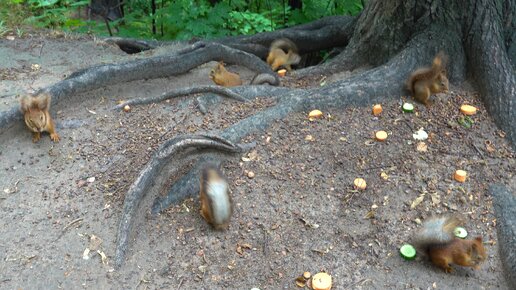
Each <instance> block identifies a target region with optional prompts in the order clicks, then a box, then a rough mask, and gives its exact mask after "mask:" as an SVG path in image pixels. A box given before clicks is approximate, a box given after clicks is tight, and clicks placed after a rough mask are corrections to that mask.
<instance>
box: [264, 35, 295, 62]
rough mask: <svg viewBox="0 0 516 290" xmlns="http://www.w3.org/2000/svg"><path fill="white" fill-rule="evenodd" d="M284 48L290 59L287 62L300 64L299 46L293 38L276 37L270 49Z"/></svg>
mask: <svg viewBox="0 0 516 290" xmlns="http://www.w3.org/2000/svg"><path fill="white" fill-rule="evenodd" d="M277 48H279V49H282V50H284V51H286V52H287V56H288V60H287V63H286V64H289V65H290V64H298V63H299V61H301V56H299V53H298V49H297V46H296V44H295V43H294V42H292V40H290V39H288V38H280V39H276V40H274V41H273V42H272V44H271V48H270V50H273V49H277Z"/></svg>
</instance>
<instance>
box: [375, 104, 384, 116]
mask: <svg viewBox="0 0 516 290" xmlns="http://www.w3.org/2000/svg"><path fill="white" fill-rule="evenodd" d="M382 111H383V109H382V105H380V104H378V105H374V106H373V115H375V116H378V115H380V113H382Z"/></svg>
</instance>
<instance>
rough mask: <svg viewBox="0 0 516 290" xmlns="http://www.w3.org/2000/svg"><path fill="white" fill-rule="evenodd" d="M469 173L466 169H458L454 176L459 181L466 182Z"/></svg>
mask: <svg viewBox="0 0 516 290" xmlns="http://www.w3.org/2000/svg"><path fill="white" fill-rule="evenodd" d="M466 176H467V173H466V171H464V170H457V171H455V174H453V178H454V179H455V180H457V181H458V182H465V181H466Z"/></svg>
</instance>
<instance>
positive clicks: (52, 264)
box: [0, 34, 516, 289]
mask: <svg viewBox="0 0 516 290" xmlns="http://www.w3.org/2000/svg"><path fill="white" fill-rule="evenodd" d="M0 44H1V45H0V58H1V59H9V61H8V62H5V63H0V72H1V73H0V79H1V85H0V95H1V96H2V98H1V99H0V101H1V102H2V107H0V109H1V110H5V109H7V108H10V107H12V106H16V105H17V100H18V99H17V97H12V96H10V95H12V94H16V93H23V92H27V91H34V90H36V89H38V88H40V87H44V86H48V85H51V84H52V83H54V82H57V81H59V80H61V79H62V78H63V76H64V75H67V74H70V73H72V72H74V71H76V70H78V69H81V68H85V67H88V66H91V65H94V64H100V63H105V62H113V61H121V60H128V59H133V58H135V57H145V56H148V55H154V54H158V53H166V50H157V51H153V52H147V53H144V54H140V55H137V56H127V55H125V54H123V53H122V52H120V51H118V50H117V49H116V48H114V47H110V46H105V45H102V44H100V43H98V42H95V41H93V40H91V39H87V38H76V37H75V38H74V37H68V36H67V37H64V38H55V37H50V36H48V35H40V34H35V35H29V36H26V37H25V38H22V39H16V40H14V41H8V40H5V39H4V40H0ZM168 49H169V50H170V49H172V48H168ZM33 64H38V65H39V66H40V67H39V68H37V67H34V66H33ZM212 65H213V64H211V63H209V64H207V65H204V66H201V67H199V68H197V69H194V70H192V71H191V72H189V73H188V74H186V75H184V76H179V77H170V78H167V79H159V80H143V81H138V82H132V83H124V84H117V85H113V86H111V87H108V88H99V89H97V90H95V91H91V92H88V93H87V94H81V95H77V96H74V97H73V98H71V99H69V100H65V101H62V102H60V103H58V104H55V105H53V107H52V110H51V113H52V115H53V116H54V118H55V120H56V123H57V124H58V133H59V134H60V135H61V139H62V140H61V142H60V143H58V144H54V143H52V142H51V140H50V138H49V137H48V135H44V136H43V138H42V140H41V141H40V142H39V143H36V144H34V143H32V141H31V134H30V132H29V131H28V130H27V129H26V128H25V125H24V124H23V122H19V123H18V124H15V125H14V126H12V127H11V128H8V129H5V130H3V132H2V133H1V134H0V165H1V166H0V189H1V191H0V209H1V218H0V260H1V262H0V288H1V289H57V288H64V289H78V288H85V289H176V288H177V289H251V288H253V287H258V288H260V289H296V286H295V282H294V280H295V279H296V278H297V277H298V276H299V275H301V274H302V273H303V272H304V271H309V272H312V273H316V272H319V271H326V272H328V273H330V274H331V275H332V277H333V282H334V283H333V285H334V288H333V289H434V288H435V289H508V286H507V284H506V283H505V281H504V278H503V273H502V270H501V264H500V259H499V255H498V249H497V237H496V231H495V228H494V225H495V218H494V216H493V208H492V201H491V198H490V197H489V196H488V194H487V187H488V186H489V184H491V183H494V182H501V183H504V184H509V185H510V186H514V184H515V181H516V177H515V174H514V173H515V172H516V159H515V154H514V152H513V151H511V149H510V146H509V145H508V144H507V142H506V140H505V138H504V132H502V131H500V130H499V129H498V128H497V127H496V126H495V125H494V123H493V121H492V119H491V117H490V116H488V114H487V112H486V110H485V108H484V107H483V105H482V104H481V102H480V100H479V99H478V97H477V96H476V95H475V93H474V92H472V91H471V90H463V88H465V87H467V86H465V84H452V85H455V86H452V89H451V92H450V93H449V94H446V95H439V96H438V97H436V98H435V104H434V105H433V106H432V107H430V108H425V107H424V106H422V105H416V110H415V111H416V112H415V113H414V114H407V113H402V112H401V108H400V107H401V104H402V102H403V98H400V99H399V100H392V101H389V102H386V103H384V104H382V105H383V110H384V111H383V113H382V114H381V115H380V116H379V117H375V116H373V115H372V114H371V107H369V106H368V107H350V108H347V109H345V110H330V111H327V112H324V113H325V117H324V118H322V119H318V120H315V121H309V120H308V118H307V113H308V112H300V113H296V114H292V115H290V116H289V117H288V118H286V119H284V120H280V121H277V122H275V123H274V124H272V125H271V126H270V127H269V129H268V130H267V131H266V132H262V133H260V134H252V135H250V136H248V137H246V138H245V140H243V142H252V141H255V142H257V146H256V147H255V148H254V149H253V150H252V151H251V152H246V153H245V154H243V155H241V156H234V157H232V158H229V159H228V160H227V161H226V162H225V163H224V166H223V170H224V172H225V174H226V176H227V178H228V180H229V181H230V183H231V187H232V197H233V201H234V202H235V211H234V216H233V219H232V221H231V224H230V227H229V230H227V231H214V230H212V229H211V228H210V227H209V226H208V225H207V224H206V223H205V222H204V220H203V219H202V218H201V216H200V215H199V210H198V209H199V201H198V199H197V197H193V198H190V199H187V200H184V201H183V202H182V203H181V204H177V205H174V206H172V207H171V208H170V209H168V210H166V211H165V212H163V213H161V214H159V215H157V216H152V215H151V214H150V208H145V209H142V210H145V213H146V214H145V222H144V223H143V225H140V226H139V227H138V229H137V235H136V236H135V240H134V241H133V242H132V245H131V247H130V251H129V254H128V256H127V261H126V263H125V265H124V266H123V268H121V269H119V270H115V269H114V268H113V265H112V264H113V262H112V257H113V255H114V249H115V241H116V236H115V235H116V230H117V227H118V222H119V216H120V213H121V209H122V203H123V198H124V194H125V193H126V192H127V190H128V188H129V186H130V185H131V183H132V182H133V180H134V179H135V177H136V176H137V175H138V173H139V170H140V169H141V168H142V167H143V166H144V164H145V163H146V162H147V161H148V160H149V158H150V156H151V155H152V153H153V150H155V149H156V148H157V146H159V145H160V144H161V143H162V142H163V141H164V140H166V139H168V138H171V137H173V136H176V135H177V134H188V133H206V132H213V131H216V130H221V129H224V128H226V127H228V126H230V125H231V124H234V123H235V122H237V121H238V120H241V119H243V118H245V117H246V116H249V115H251V114H253V113H255V112H257V111H259V110H263V109H264V108H267V107H269V106H272V105H274V102H273V101H272V100H271V99H269V98H267V97H264V98H261V99H257V100H255V101H253V102H250V103H245V104H244V103H239V102H236V101H232V100H223V101H222V102H221V103H220V104H217V105H214V106H212V107H211V108H210V112H209V113H207V114H205V115H203V114H201V113H200V112H199V110H198V108H197V107H196V103H195V102H194V99H195V98H194V97H184V98H180V99H176V100H171V101H166V102H162V103H159V104H154V105H148V106H147V105H146V106H137V107H133V108H132V110H131V112H129V113H125V112H121V111H113V110H112V107H113V106H115V105H116V104H117V101H119V100H126V99H130V98H133V97H143V96H150V95H156V94H160V93H162V92H164V91H167V90H171V89H174V88H178V87H184V86H192V85H196V84H210V83H211V81H210V80H209V78H208V73H209V70H210V68H211V66H212ZM229 69H230V70H231V71H234V72H239V73H240V74H241V75H242V77H243V79H246V80H250V79H251V77H252V72H250V71H248V70H247V69H245V68H241V67H236V66H233V67H229ZM320 81H321V80H320V79H318V78H312V79H307V80H301V81H296V82H294V81H292V80H291V79H289V78H286V79H284V84H283V85H286V86H296V87H300V86H301V87H309V86H318V85H320ZM408 101H410V100H408ZM463 103H469V104H473V105H474V106H476V107H477V108H479V112H478V113H477V114H476V115H475V116H472V117H471V119H472V120H473V121H474V123H473V124H472V126H471V128H465V127H464V126H462V125H460V124H459V123H458V121H457V120H458V119H459V118H460V117H461V114H460V113H459V107H460V105H461V104H463ZM314 109H315V108H314ZM419 128H424V130H425V131H426V132H428V133H429V138H428V139H427V140H425V141H424V142H425V143H426V151H424V150H423V151H422V149H424V148H423V147H424V146H422V145H419V144H418V143H419V141H416V140H414V139H413V136H412V135H413V133H415V132H416V131H417V130H418V129H419ZM377 130H384V131H386V132H388V134H389V135H388V138H387V140H386V141H385V142H377V141H375V140H374V132H375V131H377ZM307 136H311V138H310V137H307ZM418 145H419V146H418ZM418 148H419V149H418ZM243 157H244V158H243ZM456 169H463V170H466V171H467V172H468V179H467V181H466V182H465V183H458V182H456V181H454V180H452V174H453V172H454V171H455V170H456ZM185 170H186V169H185V168H176V170H175V171H172V174H171V176H170V182H167V185H170V184H171V183H172V182H173V181H174V180H176V179H177V178H179V177H180V176H179V175H180V173H184V172H185ZM249 171H252V172H254V173H255V177H254V178H252V179H251V178H249V177H247V173H248V172H249ZM382 173H383V174H382ZM357 177H361V178H364V179H365V180H366V181H367V189H366V190H365V191H357V190H355V189H354V188H353V180H354V179H355V178H357ZM161 192H162V193H165V192H167V188H166V186H165V187H164V188H163V189H162V190H161ZM422 194H424V198H423V200H422V201H421V202H420V203H419V204H418V205H417V206H414V207H411V205H413V203H414V201H415V200H416V198H418V197H420V196H421V195H422ZM450 212H451V213H461V214H463V215H464V216H465V217H466V219H467V220H468V223H467V224H466V225H465V227H466V228H467V230H468V231H469V235H470V237H472V236H476V235H482V236H483V239H484V241H485V245H486V247H487V250H488V254H489V256H488V259H487V261H486V263H485V264H483V265H482V268H481V269H480V270H478V271H475V270H473V269H470V268H461V267H458V266H457V267H455V269H456V271H455V272H454V273H452V274H445V273H444V272H443V271H442V270H440V269H438V268H436V267H434V266H433V265H432V264H430V263H429V262H428V261H427V259H426V258H425V257H424V255H418V258H417V259H416V260H415V261H405V260H403V259H402V258H401V257H400V255H399V253H398V249H399V247H400V246H401V245H402V244H403V243H405V242H407V241H409V240H410V237H411V234H412V233H414V231H415V229H416V227H417V221H418V219H419V220H424V219H425V218H427V217H429V216H432V215H437V214H441V213H450ZM92 236H95V237H96V238H95V237H94V238H93V241H92V238H91V237H92ZM99 239H100V240H99ZM99 243H100V245H99ZM86 248H89V249H90V250H91V252H90V254H89V255H88V257H90V258H89V259H84V258H83V254H84V251H85V249H86ZM97 250H98V252H101V253H104V254H105V255H106V257H107V260H106V261H105V263H103V262H102V259H101V255H100V254H98V252H97Z"/></svg>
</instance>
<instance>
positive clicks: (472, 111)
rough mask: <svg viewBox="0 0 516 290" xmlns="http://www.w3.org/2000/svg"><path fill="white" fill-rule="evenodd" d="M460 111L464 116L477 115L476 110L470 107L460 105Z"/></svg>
mask: <svg viewBox="0 0 516 290" xmlns="http://www.w3.org/2000/svg"><path fill="white" fill-rule="evenodd" d="M460 111H461V113H462V114H464V115H468V116H471V115H475V114H476V113H477V108H475V107H473V106H470V105H462V106H461V107H460Z"/></svg>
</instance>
